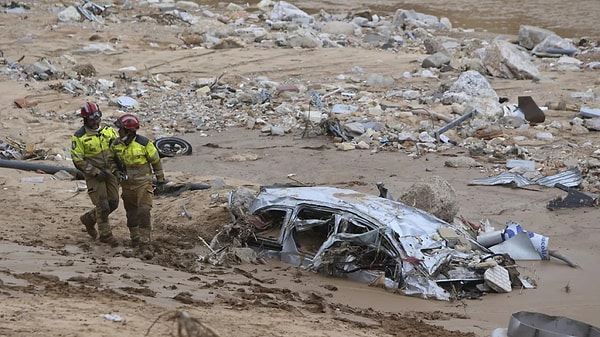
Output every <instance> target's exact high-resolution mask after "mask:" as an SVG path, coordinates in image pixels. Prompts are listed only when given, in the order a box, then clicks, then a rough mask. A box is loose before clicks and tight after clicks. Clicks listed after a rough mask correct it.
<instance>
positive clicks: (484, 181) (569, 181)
mask: <svg viewBox="0 0 600 337" xmlns="http://www.w3.org/2000/svg"><path fill="white" fill-rule="evenodd" d="M581 181H582V178H581V172H580V171H579V168H577V167H574V168H571V169H569V170H567V171H563V172H560V173H557V174H554V175H551V176H547V177H543V178H539V179H535V180H529V179H527V178H525V177H523V176H522V175H520V174H518V173H513V172H503V173H501V174H499V175H497V176H495V177H489V178H477V179H473V180H472V181H471V184H472V185H486V186H491V185H510V184H514V185H515V186H517V187H523V186H527V185H541V186H548V187H553V186H554V185H556V184H557V183H560V184H563V185H565V186H568V187H575V186H579V185H580V184H581Z"/></svg>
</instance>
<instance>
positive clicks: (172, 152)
mask: <svg viewBox="0 0 600 337" xmlns="http://www.w3.org/2000/svg"><path fill="white" fill-rule="evenodd" d="M154 146H156V149H157V150H158V155H159V156H160V157H161V158H163V157H179V156H189V155H191V154H192V145H190V143H188V142H187V141H185V140H183V139H181V138H177V137H162V138H159V139H157V140H155V141H154Z"/></svg>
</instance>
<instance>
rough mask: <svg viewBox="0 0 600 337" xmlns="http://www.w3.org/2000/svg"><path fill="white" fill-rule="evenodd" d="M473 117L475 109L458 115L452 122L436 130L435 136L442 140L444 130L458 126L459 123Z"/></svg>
mask: <svg viewBox="0 0 600 337" xmlns="http://www.w3.org/2000/svg"><path fill="white" fill-rule="evenodd" d="M471 117H473V111H471V112H467V113H466V114H464V115H462V116H460V117H458V118H457V119H455V120H453V121H452V122H450V123H448V124H446V125H444V126H443V127H441V128H439V129H438V130H437V131H436V132H435V138H436V139H437V140H438V141H439V140H440V135H441V134H443V133H444V132H446V131H448V130H450V129H452V128H453V127H455V126H457V125H458V124H460V123H462V122H464V121H466V120H467V119H469V118H471Z"/></svg>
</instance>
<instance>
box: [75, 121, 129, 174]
mask: <svg viewBox="0 0 600 337" xmlns="http://www.w3.org/2000/svg"><path fill="white" fill-rule="evenodd" d="M118 137H119V136H118V135H117V132H116V131H115V130H114V129H113V128H112V127H110V126H104V127H103V128H101V129H100V130H99V131H93V130H90V129H88V128H86V127H85V126H82V127H81V128H80V129H79V130H77V131H76V132H75V134H74V135H73V136H72V137H71V158H72V159H73V164H74V165H75V167H76V168H78V169H79V170H81V171H83V173H85V174H88V175H92V176H93V175H96V174H98V173H99V171H100V170H109V169H110V166H109V165H110V164H109V161H110V160H111V158H110V157H111V156H112V153H111V151H110V142H111V140H112V139H115V138H118ZM109 172H110V171H109Z"/></svg>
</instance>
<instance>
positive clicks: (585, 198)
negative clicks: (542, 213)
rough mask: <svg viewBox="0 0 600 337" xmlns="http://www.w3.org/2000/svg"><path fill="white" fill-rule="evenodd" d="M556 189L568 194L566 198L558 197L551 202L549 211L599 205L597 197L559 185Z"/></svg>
mask: <svg viewBox="0 0 600 337" xmlns="http://www.w3.org/2000/svg"><path fill="white" fill-rule="evenodd" d="M554 187H556V188H560V189H561V190H563V191H565V192H567V193H568V194H567V196H565V197H564V198H560V197H558V198H556V199H554V200H551V201H549V202H548V205H547V206H546V208H548V209H549V210H555V209H559V208H578V207H594V206H597V205H598V197H596V196H591V195H588V194H586V193H583V192H580V191H578V190H576V189H574V188H571V187H568V186H565V185H563V184H559V183H557V184H555V185H554Z"/></svg>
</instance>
